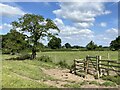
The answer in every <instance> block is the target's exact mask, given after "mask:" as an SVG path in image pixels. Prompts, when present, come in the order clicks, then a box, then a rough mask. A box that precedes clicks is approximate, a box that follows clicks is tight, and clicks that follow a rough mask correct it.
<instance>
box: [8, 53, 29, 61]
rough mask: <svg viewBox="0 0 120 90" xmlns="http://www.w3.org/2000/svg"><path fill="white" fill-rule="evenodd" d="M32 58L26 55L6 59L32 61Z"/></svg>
mask: <svg viewBox="0 0 120 90" xmlns="http://www.w3.org/2000/svg"><path fill="white" fill-rule="evenodd" d="M30 58H31V55H30V54H26V55H21V56H19V57H16V58H9V59H6V60H25V59H30Z"/></svg>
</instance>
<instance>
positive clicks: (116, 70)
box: [101, 67, 120, 72]
mask: <svg viewBox="0 0 120 90" xmlns="http://www.w3.org/2000/svg"><path fill="white" fill-rule="evenodd" d="M101 69H106V70H110V71H115V72H120V70H113V69H110V68H109V69H108V68H104V67H101Z"/></svg>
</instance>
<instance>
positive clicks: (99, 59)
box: [98, 56, 101, 75]
mask: <svg viewBox="0 0 120 90" xmlns="http://www.w3.org/2000/svg"><path fill="white" fill-rule="evenodd" d="M98 61H99V63H98V64H99V66H98V67H99V74H100V75H101V56H98Z"/></svg>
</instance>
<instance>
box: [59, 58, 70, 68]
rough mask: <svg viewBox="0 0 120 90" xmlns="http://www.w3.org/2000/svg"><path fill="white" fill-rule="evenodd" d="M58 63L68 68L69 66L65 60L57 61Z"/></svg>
mask: <svg viewBox="0 0 120 90" xmlns="http://www.w3.org/2000/svg"><path fill="white" fill-rule="evenodd" d="M58 65H59V66H60V67H62V68H70V66H69V65H68V64H67V63H66V61H65V60H63V61H60V62H58Z"/></svg>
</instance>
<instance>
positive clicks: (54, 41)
mask: <svg viewBox="0 0 120 90" xmlns="http://www.w3.org/2000/svg"><path fill="white" fill-rule="evenodd" d="M48 47H50V48H52V49H58V48H60V47H61V39H60V38H57V37H53V38H52V39H51V40H50V41H49V43H48Z"/></svg>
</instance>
